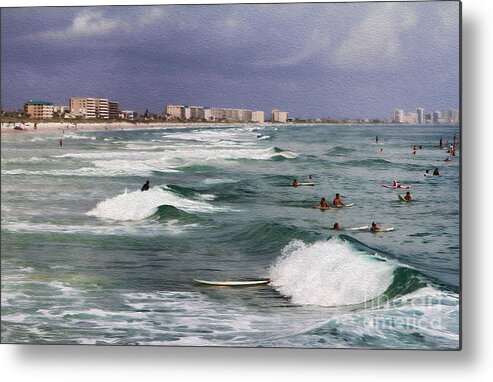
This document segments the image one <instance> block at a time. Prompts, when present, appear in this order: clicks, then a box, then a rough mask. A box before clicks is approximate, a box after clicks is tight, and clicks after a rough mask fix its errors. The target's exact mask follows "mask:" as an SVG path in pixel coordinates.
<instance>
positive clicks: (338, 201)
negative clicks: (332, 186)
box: [332, 194, 345, 207]
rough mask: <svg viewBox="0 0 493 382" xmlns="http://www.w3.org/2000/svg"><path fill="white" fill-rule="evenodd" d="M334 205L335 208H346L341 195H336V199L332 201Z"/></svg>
mask: <svg viewBox="0 0 493 382" xmlns="http://www.w3.org/2000/svg"><path fill="white" fill-rule="evenodd" d="M332 205H333V206H334V207H344V206H345V204H344V203H343V201H342V199H341V196H340V195H339V194H336V197H335V198H334V200H333V201H332Z"/></svg>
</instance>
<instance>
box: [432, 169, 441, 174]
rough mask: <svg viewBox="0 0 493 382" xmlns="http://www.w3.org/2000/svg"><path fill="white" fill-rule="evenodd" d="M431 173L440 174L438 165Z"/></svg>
mask: <svg viewBox="0 0 493 382" xmlns="http://www.w3.org/2000/svg"><path fill="white" fill-rule="evenodd" d="M433 175H440V171H438V167H437V168H435V171H433Z"/></svg>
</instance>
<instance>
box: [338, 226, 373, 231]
mask: <svg viewBox="0 0 493 382" xmlns="http://www.w3.org/2000/svg"><path fill="white" fill-rule="evenodd" d="M368 229H370V227H369V226H367V225H364V226H361V227H352V228H346V229H345V230H344V231H366V230H368Z"/></svg>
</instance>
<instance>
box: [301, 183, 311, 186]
mask: <svg viewBox="0 0 493 382" xmlns="http://www.w3.org/2000/svg"><path fill="white" fill-rule="evenodd" d="M298 186H315V183H298Z"/></svg>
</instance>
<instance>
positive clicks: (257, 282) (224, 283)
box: [193, 279, 270, 286]
mask: <svg viewBox="0 0 493 382" xmlns="http://www.w3.org/2000/svg"><path fill="white" fill-rule="evenodd" d="M193 281H195V282H196V283H199V284H205V285H215V286H249V285H265V284H268V283H270V280H269V279H260V280H232V281H215V280H199V279H193Z"/></svg>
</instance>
